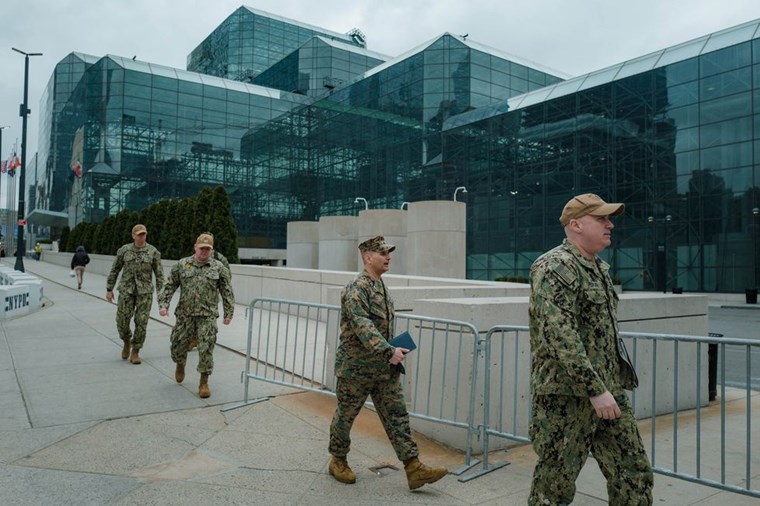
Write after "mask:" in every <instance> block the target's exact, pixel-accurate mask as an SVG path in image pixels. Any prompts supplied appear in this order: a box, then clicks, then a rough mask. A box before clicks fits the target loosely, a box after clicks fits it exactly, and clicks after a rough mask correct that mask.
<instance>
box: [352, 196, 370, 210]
mask: <svg viewBox="0 0 760 506" xmlns="http://www.w3.org/2000/svg"><path fill="white" fill-rule="evenodd" d="M359 202H364V210H365V211H366V210H367V209H369V202H367V199H365V198H364V197H356V198H355V199H354V204H358V203H359Z"/></svg>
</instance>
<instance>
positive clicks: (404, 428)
mask: <svg viewBox="0 0 760 506" xmlns="http://www.w3.org/2000/svg"><path fill="white" fill-rule="evenodd" d="M393 317H394V310H393V300H392V299H391V297H390V294H388V291H387V289H386V288H385V284H384V283H383V281H382V280H378V281H375V280H373V279H372V278H371V277H370V275H369V274H368V273H367V271H366V270H365V271H363V272H362V273H361V274H359V275H358V276H357V277H356V278H355V279H354V280H353V281H352V282H351V283H349V284H348V286H346V288H344V289H343V292H342V293H341V311H340V345H339V346H338V350H337V353H336V357H335V375H336V376H337V377H338V385H337V388H336V392H335V393H336V396H337V400H338V403H337V408H336V410H335V415H334V416H333V419H332V423H331V425H330V447H329V452H330V454H332V455H334V456H335V457H339V458H344V457H345V456H346V455H347V454H348V452H349V450H350V446H351V437H350V432H351V426H352V425H353V423H354V420H355V419H356V416H357V415H358V414H359V411H360V410H361V408H362V406H364V403H365V402H366V400H367V396H369V397H371V398H372V402H373V403H374V405H375V409H376V410H377V414H378V416H379V417H380V421H381V422H382V424H383V427H384V428H385V433H386V434H387V435H388V439H390V442H391V444H392V445H393V449H394V451H395V452H396V455H397V456H398V458H399V460H401V461H406V460H408V459H411V458H413V457H417V456H418V454H419V451H418V450H417V444H416V443H415V442H414V440H413V439H412V431H411V428H410V426H409V413H408V412H407V409H406V403H405V401H404V392H403V390H402V388H401V381H400V374H401V372H402V371H403V367H402V366H401V365H400V364H399V365H398V366H392V365H391V364H390V363H389V360H390V359H391V357H392V356H393V353H394V350H395V348H394V347H393V346H391V345H390V344H388V340H389V339H392V331H393Z"/></svg>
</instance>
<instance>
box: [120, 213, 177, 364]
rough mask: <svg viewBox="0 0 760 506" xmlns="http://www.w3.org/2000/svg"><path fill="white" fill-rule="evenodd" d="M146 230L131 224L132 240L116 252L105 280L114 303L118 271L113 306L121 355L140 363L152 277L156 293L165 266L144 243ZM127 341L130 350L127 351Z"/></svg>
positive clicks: (142, 226)
mask: <svg viewBox="0 0 760 506" xmlns="http://www.w3.org/2000/svg"><path fill="white" fill-rule="evenodd" d="M147 235H148V230H147V229H146V228H145V225H140V224H137V225H135V226H134V227H132V239H133V241H134V242H132V243H131V244H125V245H124V246H122V247H121V248H119V250H118V251H117V252H116V258H115V259H114V261H113V265H112V266H111V272H110V273H109V274H108V279H107V281H106V300H108V302H113V288H114V286H115V285H116V278H117V277H118V276H119V272H121V280H120V281H119V286H118V290H119V301H118V306H117V309H116V329H117V330H118V331H119V337H120V338H121V340H122V341H123V342H124V347H123V348H122V350H121V358H123V359H125V360H126V359H127V357H129V361H130V362H132V363H133V364H139V363H140V362H141V360H140V354H139V352H140V349H141V348H142V347H143V343H145V333H146V329H147V326H148V318H149V317H150V307H151V305H152V304H153V279H152V276H155V278H156V293H159V292H160V291H161V288H162V287H163V286H164V269H163V267H162V266H161V253H159V252H158V250H157V249H156V248H155V247H153V246H151V245H150V244H148V243H147V242H146V238H147ZM133 317H134V320H135V331H134V333H132V332H131V331H130V320H131V319H132V318H133ZM130 340H131V349H132V352H131V354H130Z"/></svg>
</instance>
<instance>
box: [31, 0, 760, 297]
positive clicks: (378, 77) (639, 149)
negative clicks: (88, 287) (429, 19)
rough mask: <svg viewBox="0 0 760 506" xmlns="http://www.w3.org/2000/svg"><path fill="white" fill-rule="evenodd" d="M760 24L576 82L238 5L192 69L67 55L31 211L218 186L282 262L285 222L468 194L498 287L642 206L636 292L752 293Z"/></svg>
mask: <svg viewBox="0 0 760 506" xmlns="http://www.w3.org/2000/svg"><path fill="white" fill-rule="evenodd" d="M758 24H760V23H758V22H757V21H754V22H751V23H746V24H744V25H741V26H738V27H735V28H732V29H729V30H724V31H722V32H718V33H715V34H711V35H706V36H704V37H701V38H699V39H697V40H695V41H691V42H688V43H684V44H681V45H679V46H675V47H672V48H668V49H665V50H662V51H658V52H656V53H653V54H650V55H645V56H642V57H640V58H636V59H634V60H631V61H627V62H624V63H621V64H618V65H614V66H612V67H609V68H605V69H601V70H599V71H596V72H592V73H590V74H588V75H583V76H578V77H575V78H571V79H567V80H563V79H562V78H560V77H558V76H557V75H555V74H556V73H554V72H551V71H547V70H546V69H541V68H537V66H536V65H535V64H526V63H525V62H522V61H520V60H519V59H518V58H515V57H512V56H508V55H505V54H503V53H501V52H500V51H497V50H494V49H493V48H489V47H486V46H482V45H480V44H477V43H475V42H472V41H470V40H466V39H464V38H462V37H458V36H454V35H451V34H444V35H442V36H440V37H438V38H436V39H434V40H432V41H430V42H427V43H425V44H422V45H421V46H419V47H417V48H415V49H413V50H410V51H409V52H408V53H406V54H403V55H401V56H398V57H395V58H392V59H391V58H388V57H385V56H383V55H379V54H377V53H373V52H371V51H368V50H367V49H366V48H364V47H363V46H364V38H363V36H362V35H361V34H360V32H358V31H352V32H351V34H350V35H341V34H336V33H331V32H329V31H326V30H322V29H319V28H317V27H311V26H309V25H305V24H303V23H300V22H296V21H292V20H287V19H285V18H280V17H278V16H273V15H270V14H267V13H263V12H260V11H255V10H252V9H249V8H245V7H241V8H240V9H238V10H237V11H235V12H234V13H233V14H232V15H231V16H230V17H228V18H227V19H226V20H225V21H224V22H223V23H222V25H220V27H219V28H217V29H216V30H215V31H214V32H213V33H212V34H211V35H210V36H209V37H208V38H207V39H206V40H204V41H203V42H202V43H201V45H199V46H198V48H196V49H195V50H194V51H193V52H192V53H191V54H190V56H189V57H188V69H191V70H188V71H185V70H179V69H172V68H168V67H163V66H160V65H155V64H150V63H145V62H137V61H132V60H130V59H123V58H119V57H114V56H106V57H102V58H96V57H91V56H85V55H80V54H76V53H72V54H71V55H69V56H68V57H67V58H65V59H64V60H62V61H61V62H60V63H59V65H58V66H57V67H56V70H55V72H54V74H53V77H51V81H50V84H49V85H48V89H47V91H46V94H45V96H44V97H43V107H42V109H43V122H42V125H41V130H40V131H41V134H40V135H41V138H40V143H39V145H40V150H41V151H40V153H39V159H38V167H41V169H40V170H38V178H39V179H40V180H41V184H40V181H37V182H35V191H37V192H38V193H37V195H35V198H34V199H33V202H34V203H35V207H36V210H38V211H47V212H48V214H50V215H51V216H52V217H51V218H50V220H51V221H50V223H53V220H54V219H55V218H56V216H58V215H60V214H64V215H65V216H67V219H68V223H69V224H75V223H78V222H80V221H100V220H102V219H103V218H104V217H105V216H108V215H111V214H115V213H117V212H118V211H120V210H122V209H124V208H129V209H135V210H139V209H141V208H143V207H145V206H147V205H149V204H152V203H154V202H156V201H158V200H161V199H163V198H170V197H184V196H189V195H193V194H195V193H196V192H197V191H198V190H199V189H200V188H201V187H203V186H204V185H217V184H222V185H224V186H225V187H226V188H227V189H228V193H229V194H230V197H231V200H232V204H233V214H234V216H235V219H236V223H237V226H238V233H239V236H240V238H241V241H240V242H241V245H243V246H248V245H251V246H258V247H274V248H284V247H285V240H286V237H285V235H286V226H287V222H289V221H294V220H316V219H319V218H320V217H321V216H327V215H341V214H349V215H354V214H356V213H357V212H358V210H359V209H357V207H356V205H355V204H354V199H355V198H356V197H363V198H365V199H366V200H367V201H368V203H369V205H370V207H372V208H398V207H400V206H401V205H402V203H404V202H414V201H419V200H431V199H445V200H449V199H451V198H452V197H453V194H454V191H455V188H457V187H459V186H466V187H467V190H468V192H467V194H466V197H465V199H464V200H466V203H467V220H468V223H467V276H468V277H469V278H473V279H494V278H496V277H499V276H510V275H513V276H515V275H516V276H525V275H527V273H528V269H529V267H530V264H531V263H532V262H533V260H534V259H535V258H536V257H537V256H538V255H539V254H541V253H542V252H543V251H546V250H548V249H550V248H551V247H553V246H555V245H557V244H558V243H559V242H560V241H561V240H562V237H563V231H562V229H561V227H560V225H559V222H558V217H559V214H560V212H561V209H562V206H563V205H564V203H565V202H566V201H567V200H568V199H569V198H570V197H571V196H572V195H575V194H579V193H586V192H594V193H598V194H600V195H601V196H602V197H603V198H605V199H606V200H608V201H620V202H625V204H626V213H625V214H624V215H623V216H621V217H618V218H617V219H616V220H615V232H614V239H613V246H612V247H611V248H609V249H608V250H607V251H606V252H605V255H606V257H607V258H608V260H609V261H610V262H611V264H612V267H613V274H614V275H615V276H616V277H618V278H619V279H620V281H621V282H622V284H623V286H624V288H626V289H634V290H635V289H647V290H648V289H658V290H665V289H670V288H672V287H681V288H683V289H685V290H694V291H707V292H711V291H718V292H735V291H742V289H743V288H745V287H747V286H755V285H757V284H758V282H759V280H758V277H759V276H760V263H759V260H758V257H760V250H759V249H758V247H759V246H758V244H759V242H760V235H759V233H760V210H759V209H758V207H760V184H758V179H760V174H758V166H760V163H758V162H757V161H756V160H760V158H759V157H760V33H758ZM230 78H232V79H230ZM76 161H78V162H79V163H80V165H81V167H82V170H83V175H82V177H75V176H74V173H73V171H72V169H71V168H70V167H71V165H72V164H73V163H75V162H76ZM30 184H31V183H30ZM40 188H43V190H40ZM460 200H462V199H461V198H460ZM28 201H32V200H31V199H28ZM34 211H35V210H32V212H31V213H30V215H29V216H30V222H31V219H32V217H33V215H34V214H33V213H34ZM56 213H58V214H56ZM40 215H44V213H40ZM40 223H42V222H40ZM56 223H58V224H60V221H58V222H56Z"/></svg>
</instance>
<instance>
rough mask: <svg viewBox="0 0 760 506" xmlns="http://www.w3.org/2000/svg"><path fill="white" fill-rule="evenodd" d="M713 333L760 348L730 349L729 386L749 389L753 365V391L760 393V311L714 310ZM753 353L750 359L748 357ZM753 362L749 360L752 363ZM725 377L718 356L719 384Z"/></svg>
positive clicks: (711, 313) (711, 311)
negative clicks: (722, 376) (750, 341)
mask: <svg viewBox="0 0 760 506" xmlns="http://www.w3.org/2000/svg"><path fill="white" fill-rule="evenodd" d="M708 321H709V329H710V332H711V333H717V334H723V336H724V337H732V338H741V339H750V340H753V341H757V342H758V346H752V347H751V348H749V350H748V348H747V347H746V346H726V350H725V363H726V386H731V387H736V388H746V385H747V376H748V374H747V366H748V362H749V382H750V385H751V388H752V389H753V390H760V308H759V309H731V308H721V307H714V306H713V307H710V309H709V312H708ZM748 351H749V357H748V355H747V354H748ZM748 359H749V360H748ZM720 377H721V358H720V353H719V354H718V382H720Z"/></svg>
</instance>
